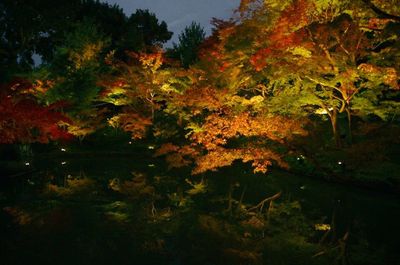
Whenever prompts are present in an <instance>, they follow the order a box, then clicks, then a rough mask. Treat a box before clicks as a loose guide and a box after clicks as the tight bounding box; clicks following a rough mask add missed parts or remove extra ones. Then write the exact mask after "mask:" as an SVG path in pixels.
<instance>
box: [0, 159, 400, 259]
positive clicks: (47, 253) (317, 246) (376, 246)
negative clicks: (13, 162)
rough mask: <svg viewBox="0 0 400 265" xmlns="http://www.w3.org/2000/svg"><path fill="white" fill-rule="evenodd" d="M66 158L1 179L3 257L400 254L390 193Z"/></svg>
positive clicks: (241, 173) (235, 171) (275, 175)
mask: <svg viewBox="0 0 400 265" xmlns="http://www.w3.org/2000/svg"><path fill="white" fill-rule="evenodd" d="M66 162H67V163H65V164H63V165H61V164H62V163H61V164H60V161H50V162H49V161H46V162H43V161H35V166H36V168H37V170H38V171H39V172H38V173H36V174H35V175H32V176H29V178H18V179H13V180H12V181H11V182H10V183H9V184H8V185H7V186H4V187H3V188H2V190H1V195H2V196H1V206H2V212H1V227H2V231H1V232H2V235H3V236H2V239H0V241H1V246H2V249H3V250H4V253H5V254H4V255H3V257H4V259H3V260H4V261H5V263H3V264H26V263H28V262H30V263H33V264H50V263H56V264H182V265H183V264H307V265H310V264H395V261H396V260H397V259H398V258H399V255H398V254H397V252H396V251H395V249H396V247H397V245H396V244H397V234H398V229H397V224H398V221H399V217H398V216H395V215H393V214H391V213H390V212H398V210H399V205H398V204H397V201H395V200H392V199H391V198H374V197H371V194H369V193H365V194H363V192H361V191H358V190H357V191H356V192H354V190H346V189H344V188H340V187H338V186H332V185H326V184H323V183H318V182H315V181H310V180H305V179H301V178H296V177H294V176H289V175H287V174H285V173H282V172H272V174H271V175H269V176H263V175H253V174H250V173H247V171H246V170H245V169H243V168H240V167H239V168H231V169H226V170H222V171H221V172H220V173H218V174H213V175H209V176H207V175H203V176H200V177H190V176H189V175H188V172H166V171H165V170H164V169H163V166H162V165H161V164H157V163H156V162H154V161H150V162H149V161H143V160H142V161H138V160H137V161H136V162H132V160H129V159H121V158H118V159H115V160H112V159H110V158H107V159H105V158H104V159H100V160H99V159H96V160H90V159H88V160H83V159H80V160H69V161H66ZM41 165H42V167H41ZM43 165H52V167H50V168H49V167H47V166H44V167H43ZM149 165H152V166H151V167H149ZM389 217H390V218H389ZM396 233H397V234H396ZM21 253H24V254H23V255H21Z"/></svg>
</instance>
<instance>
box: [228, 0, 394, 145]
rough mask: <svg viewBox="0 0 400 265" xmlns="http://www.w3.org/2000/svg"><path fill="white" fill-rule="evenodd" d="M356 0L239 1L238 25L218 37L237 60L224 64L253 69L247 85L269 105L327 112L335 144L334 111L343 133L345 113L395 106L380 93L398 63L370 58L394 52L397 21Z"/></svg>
mask: <svg viewBox="0 0 400 265" xmlns="http://www.w3.org/2000/svg"><path fill="white" fill-rule="evenodd" d="M364 2H365V1H306V0H298V1H283V3H282V4H281V5H277V4H276V2H275V1H242V4H241V6H240V8H239V13H240V15H241V16H240V20H239V23H238V25H237V26H235V27H231V29H230V31H229V32H228V34H227V37H224V40H225V48H228V47H229V49H230V51H229V53H231V54H232V53H234V52H235V51H236V52H237V53H238V51H240V52H241V54H242V56H241V58H242V59H241V60H240V61H239V62H238V61H237V59H235V60H236V62H235V61H234V60H232V59H230V62H231V63H232V62H233V63H234V64H235V65H236V66H239V67H240V66H242V69H246V68H245V67H246V66H247V65H248V64H250V65H251V66H252V67H253V70H254V72H255V73H253V74H251V79H253V81H254V82H253V84H251V83H250V84H249V89H251V87H253V89H254V90H258V91H260V92H261V94H262V96H263V97H265V98H266V99H267V101H268V104H269V107H270V108H269V109H270V111H275V112H278V113H283V114H290V115H294V114H302V115H303V116H310V115H314V114H327V115H328V116H329V118H330V120H331V124H332V130H333V135H334V138H335V141H336V144H337V145H338V146H340V137H339V136H340V130H339V128H338V117H339V115H340V114H341V113H345V114H346V115H347V119H348V124H349V126H348V127H349V131H351V116H353V115H358V116H360V117H366V116H368V115H369V114H375V115H378V116H379V117H381V118H384V117H387V116H390V115H393V113H396V112H398V107H397V103H396V102H395V101H394V100H391V99H390V98H388V97H387V96H385V95H388V94H390V91H396V90H398V88H399V84H398V74H397V73H398V64H396V62H391V63H389V62H386V63H383V60H379V59H378V58H382V56H383V58H385V57H384V56H385V55H389V54H390V55H391V56H394V58H398V56H396V54H398V51H399V50H398V42H397V40H398V35H397V33H396V31H395V30H394V28H396V26H395V25H396V23H395V22H396V21H397V19H396V18H395V17H391V19H387V18H385V19H380V18H377V17H376V13H375V12H374V10H372V9H371V8H370V6H368V5H366V4H365V3H364ZM385 17H388V16H385ZM389 17H390V16H389ZM374 23H375V24H374ZM377 27H378V28H377ZM233 37H235V39H234V38H233ZM245 40H247V41H246V42H245ZM248 40H250V41H248ZM381 45H382V46H383V47H385V48H383V47H382V48H380V46H381ZM232 50H233V51H232ZM236 58H240V56H236ZM395 60H397V59H395ZM388 63H389V64H388ZM246 71H249V70H248V69H246ZM382 96H383V98H385V99H386V100H379V98H382ZM378 101H379V102H381V103H383V104H382V105H381V106H377V102H378ZM350 134H351V133H350Z"/></svg>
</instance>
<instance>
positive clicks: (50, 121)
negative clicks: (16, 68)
mask: <svg viewBox="0 0 400 265" xmlns="http://www.w3.org/2000/svg"><path fill="white" fill-rule="evenodd" d="M31 87H32V84H31V83H29V82H28V81H25V80H16V81H14V82H12V83H10V84H8V85H4V86H3V87H2V88H1V89H0V143H2V144H4V143H33V142H39V143H48V142H49V141H54V140H60V139H64V140H68V139H71V135H70V134H69V133H68V132H66V131H65V130H63V129H62V128H61V126H60V122H68V121H69V119H68V118H67V117H65V116H64V115H62V114H61V113H60V112H58V111H57V110H58V105H57V104H53V105H50V106H42V105H39V104H38V103H37V102H36V101H35V99H34V98H32V97H30V96H29V94H26V92H25V91H26V90H29V89H30V88H31Z"/></svg>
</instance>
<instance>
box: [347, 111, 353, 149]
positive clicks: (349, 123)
mask: <svg viewBox="0 0 400 265" xmlns="http://www.w3.org/2000/svg"><path fill="white" fill-rule="evenodd" d="M346 113H347V125H348V130H349V144H350V145H351V144H352V143H353V133H352V131H351V113H350V109H348V108H346Z"/></svg>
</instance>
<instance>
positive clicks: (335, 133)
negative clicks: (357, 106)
mask: <svg viewBox="0 0 400 265" xmlns="http://www.w3.org/2000/svg"><path fill="white" fill-rule="evenodd" d="M337 115H338V113H337V110H336V109H334V110H332V113H331V115H330V116H329V117H330V119H331V125H332V133H333V138H334V139H335V144H336V147H341V146H342V144H341V141H340V135H339V130H338V124H337Z"/></svg>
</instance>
